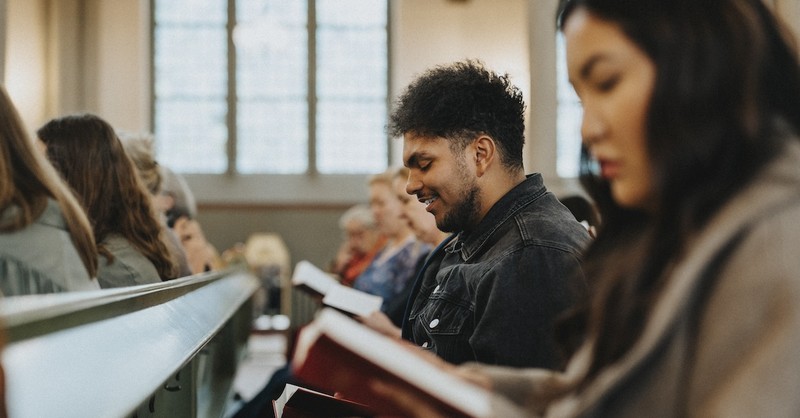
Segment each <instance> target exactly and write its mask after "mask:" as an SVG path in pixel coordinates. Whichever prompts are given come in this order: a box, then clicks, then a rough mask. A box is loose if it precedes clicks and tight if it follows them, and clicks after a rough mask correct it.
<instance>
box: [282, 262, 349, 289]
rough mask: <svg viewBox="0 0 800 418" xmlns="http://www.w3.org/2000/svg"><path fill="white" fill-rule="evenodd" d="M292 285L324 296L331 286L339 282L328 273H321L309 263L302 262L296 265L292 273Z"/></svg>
mask: <svg viewBox="0 0 800 418" xmlns="http://www.w3.org/2000/svg"><path fill="white" fill-rule="evenodd" d="M292 285H294V286H302V285H305V286H308V287H310V288H311V289H312V290H314V291H315V292H317V293H319V294H321V295H325V294H327V293H328V290H329V289H330V288H331V286H335V285H339V282H338V281H336V279H334V278H333V276H331V275H330V274H328V273H325V272H324V271H322V270H321V269H320V268H319V267H317V266H315V265H314V264H312V263H311V262H309V261H306V260H302V261H300V262H298V263H297V265H296V266H295V268H294V272H293V273H292Z"/></svg>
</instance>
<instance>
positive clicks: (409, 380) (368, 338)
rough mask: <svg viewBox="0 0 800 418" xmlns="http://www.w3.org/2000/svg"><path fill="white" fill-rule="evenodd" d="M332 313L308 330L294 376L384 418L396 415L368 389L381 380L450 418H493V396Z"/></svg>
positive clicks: (297, 355)
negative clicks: (360, 404)
mask: <svg viewBox="0 0 800 418" xmlns="http://www.w3.org/2000/svg"><path fill="white" fill-rule="evenodd" d="M416 349H417V348H415V347H412V346H407V345H403V343H401V342H398V341H396V340H393V339H391V338H388V337H386V336H384V335H382V334H380V333H378V332H376V331H373V330H372V329H369V328H367V327H366V326H364V325H361V324H360V323H358V322H356V321H354V320H353V319H351V318H348V317H347V316H345V315H343V314H341V313H339V312H336V311H334V310H332V309H323V310H322V311H321V312H320V314H319V315H317V317H316V319H314V321H312V322H311V323H309V324H308V325H307V326H305V327H303V329H302V330H301V331H300V335H299V337H298V340H297V345H296V347H295V351H294V356H293V358H292V371H293V375H294V376H296V377H297V378H298V379H300V380H302V381H305V382H307V383H308V384H309V385H311V386H314V387H319V388H322V389H323V390H330V391H335V392H338V393H341V394H342V395H344V396H345V397H346V398H347V399H350V400H352V401H355V402H359V403H362V404H365V405H368V406H369V407H370V408H372V409H373V410H375V411H378V412H380V413H381V414H388V415H392V414H397V413H399V412H400V411H397V410H396V408H395V407H394V406H393V405H392V403H391V402H389V401H388V400H386V399H383V398H382V397H381V396H380V395H378V394H377V393H374V392H373V391H371V390H370V389H369V384H368V381H369V380H371V379H378V380H382V381H385V382H389V383H392V384H395V385H399V386H404V387H406V388H408V389H409V390H410V391H412V392H415V393H416V394H417V395H419V396H422V397H424V398H426V399H428V400H429V401H431V402H433V403H434V404H436V405H437V406H438V407H440V408H442V409H443V410H445V411H447V414H448V416H466V417H488V416H489V415H490V407H489V399H490V393H489V391H487V390H485V389H483V388H481V387H479V386H477V385H474V384H472V383H469V382H467V381H465V380H463V379H460V378H458V377H456V376H453V375H452V374H450V373H448V372H446V371H444V370H442V369H441V368H440V367H439V366H436V365H435V364H433V363H432V362H430V361H428V360H426V359H425V358H423V357H422V356H420V355H419V354H417V353H414V352H413V350H416Z"/></svg>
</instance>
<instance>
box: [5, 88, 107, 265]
mask: <svg viewBox="0 0 800 418" xmlns="http://www.w3.org/2000/svg"><path fill="white" fill-rule="evenodd" d="M0 138H1V140H0V179H2V181H0V211H5V210H6V209H7V208H9V207H11V206H14V207H16V208H17V211H16V216H14V217H11V218H9V219H7V220H5V221H4V222H2V223H0V232H13V231H18V230H20V229H22V228H25V227H27V226H28V225H30V224H32V223H33V222H34V221H35V220H36V219H37V218H39V216H40V215H41V214H42V212H44V210H45V208H46V207H47V200H48V198H50V199H54V200H55V201H56V202H58V206H59V207H60V208H61V213H62V216H64V219H65V221H66V226H67V230H68V231H69V235H70V239H71V240H72V244H73V245H74V246H75V249H76V250H77V252H78V255H79V256H80V258H81V261H82V262H83V265H84V266H85V267H86V271H87V273H89V277H95V276H96V275H97V247H96V246H95V241H94V236H93V235H92V229H91V226H90V224H89V220H88V219H87V218H86V214H85V213H84V212H83V209H82V208H81V206H80V205H79V204H78V201H77V200H76V199H75V196H73V194H72V192H71V191H70V190H69V188H68V187H67V185H66V184H64V182H63V181H62V180H61V178H60V177H59V175H58V173H57V172H56V171H55V170H54V169H53V166H52V165H50V163H49V162H48V161H47V160H46V159H45V158H44V157H43V156H42V155H41V153H40V152H38V151H37V150H35V149H34V148H33V142H32V141H31V139H30V137H29V136H28V134H27V133H26V132H25V129H24V127H23V124H22V120H21V119H20V117H19V114H18V113H17V109H16V108H15V107H14V104H13V103H12V102H11V99H10V98H9V97H8V94H7V93H6V91H5V88H2V87H0Z"/></svg>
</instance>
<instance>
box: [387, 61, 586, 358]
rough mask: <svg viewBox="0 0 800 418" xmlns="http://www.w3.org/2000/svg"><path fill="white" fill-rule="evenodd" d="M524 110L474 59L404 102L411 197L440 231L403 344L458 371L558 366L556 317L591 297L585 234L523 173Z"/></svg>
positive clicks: (438, 73) (397, 115)
mask: <svg viewBox="0 0 800 418" xmlns="http://www.w3.org/2000/svg"><path fill="white" fill-rule="evenodd" d="M524 115H525V103H524V101H523V99H522V93H521V92H520V91H519V89H518V88H517V87H515V86H514V85H512V84H511V81H510V80H509V78H508V76H507V75H501V74H497V73H495V72H492V71H490V70H488V69H486V68H485V67H484V66H483V64H482V63H480V62H478V61H471V60H467V61H462V62H457V63H453V64H450V65H445V66H439V67H435V68H433V69H431V70H429V71H427V72H425V73H424V74H422V75H421V76H420V77H419V78H417V79H416V80H415V81H413V82H412V83H411V84H410V86H409V87H408V88H407V89H406V91H405V92H404V93H403V94H402V95H401V96H400V98H399V99H398V100H397V106H396V108H395V109H394V111H393V113H392V115H391V118H390V126H389V131H390V133H391V134H392V136H402V137H403V163H404V165H405V166H406V167H408V168H409V175H408V179H407V185H406V192H407V193H408V194H411V195H414V197H415V198H416V199H417V200H418V201H420V202H423V203H424V204H425V206H426V210H427V211H428V212H430V213H432V214H433V216H434V217H435V218H436V225H437V226H438V228H439V229H440V230H442V231H446V232H452V233H453V234H454V235H453V238H452V239H450V240H449V241H448V242H447V243H446V244H445V245H444V246H443V247H442V248H441V249H439V250H438V251H436V252H435V253H433V254H432V255H431V257H430V258H429V260H428V262H427V263H426V265H425V267H424V268H423V271H422V273H421V275H420V276H419V279H418V280H417V283H416V284H415V288H414V289H413V291H412V294H411V297H410V303H409V309H408V311H407V312H406V314H405V321H406V322H405V324H404V326H403V338H405V339H408V340H410V341H412V342H414V343H415V344H416V345H418V346H421V347H423V348H425V349H426V350H428V351H430V352H433V353H434V354H436V355H438V356H440V357H442V358H443V359H444V360H446V361H448V362H451V363H456V364H458V363H463V362H466V361H482V362H487V363H492V364H502V365H507V366H538V367H548V368H559V367H561V366H563V362H564V361H565V360H566V359H565V358H564V356H563V355H562V354H561V353H560V352H559V350H558V349H557V346H556V341H555V339H554V337H553V335H554V331H553V330H554V326H555V321H556V319H557V318H558V317H559V316H560V315H561V314H562V313H563V312H565V311H566V310H568V309H570V308H572V307H573V306H575V305H576V304H577V303H579V302H581V301H582V299H583V298H584V297H585V292H586V285H585V282H584V280H583V275H582V273H581V269H580V257H581V253H582V251H583V249H584V247H585V246H586V245H587V244H588V242H589V240H590V238H589V234H588V233H587V232H586V229H584V228H583V227H582V226H581V225H580V224H579V223H578V222H577V221H576V220H575V217H574V216H572V214H571V213H570V212H569V210H567V208H565V207H564V205H562V204H560V203H559V202H558V199H556V197H555V196H554V195H553V194H552V193H551V192H549V191H547V188H546V187H545V185H544V183H543V180H542V176H541V175H540V174H538V173H536V174H531V175H530V176H526V175H525V172H524V169H523V166H522V147H523V144H524V142H525V137H524V131H525V117H524Z"/></svg>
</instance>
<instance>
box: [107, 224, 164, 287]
mask: <svg viewBox="0 0 800 418" xmlns="http://www.w3.org/2000/svg"><path fill="white" fill-rule="evenodd" d="M103 245H104V246H105V247H106V249H108V251H109V252H111V255H113V256H114V261H113V262H111V263H109V262H108V260H106V258H105V257H104V256H102V255H101V256H100V258H99V259H98V269H97V280H99V281H100V287H102V288H103V289H108V288H112V287H125V286H134V285H137V284H147V283H159V282H161V278H160V277H159V276H158V271H157V270H156V267H155V266H154V265H153V263H152V262H151V261H150V260H148V259H147V257H145V256H144V255H142V253H140V252H139V251H138V250H137V249H136V248H134V247H133V245H131V243H130V242H129V241H128V240H126V239H125V238H123V237H122V236H120V235H116V234H112V235H109V236H108V237H107V238H106V239H105V240H103Z"/></svg>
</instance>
